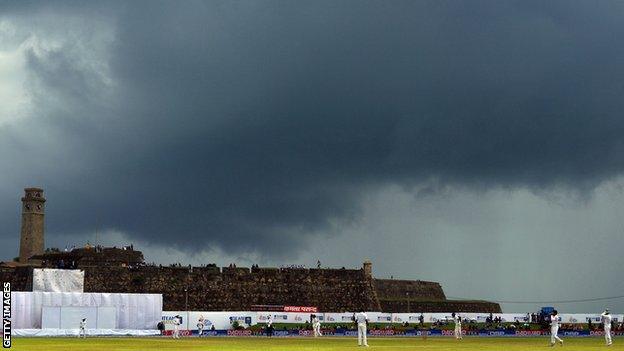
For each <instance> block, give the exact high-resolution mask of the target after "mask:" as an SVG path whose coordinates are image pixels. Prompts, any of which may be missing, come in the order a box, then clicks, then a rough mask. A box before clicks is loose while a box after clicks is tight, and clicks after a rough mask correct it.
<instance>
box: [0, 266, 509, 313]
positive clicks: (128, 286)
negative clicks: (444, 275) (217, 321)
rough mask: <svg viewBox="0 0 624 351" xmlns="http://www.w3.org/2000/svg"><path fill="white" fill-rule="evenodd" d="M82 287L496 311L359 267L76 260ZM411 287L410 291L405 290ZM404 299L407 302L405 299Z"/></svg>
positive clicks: (23, 277) (224, 299)
mask: <svg viewBox="0 0 624 351" xmlns="http://www.w3.org/2000/svg"><path fill="white" fill-rule="evenodd" d="M80 269H83V270H84V271H85V292H118V293H160V294H163V302H164V306H163V309H164V310H169V311H174V310H186V309H188V310H204V311H206V310H208V311H228V310H230V311H233V310H238V311H241V310H249V309H251V306H252V305H292V306H317V307H318V308H319V309H320V310H321V311H324V312H344V311H359V310H366V311H384V312H408V311H410V312H441V311H444V312H449V311H461V312H500V306H499V305H498V304H494V303H487V302H478V301H477V302H460V301H448V300H446V298H445V295H444V291H443V290H442V287H441V286H440V285H439V284H438V283H433V282H422V281H409V280H388V279H386V280H384V279H374V278H372V277H371V276H370V275H369V274H367V273H366V272H365V271H364V269H298V268H286V269H284V268H253V269H249V268H229V267H223V268H219V267H193V268H189V267H159V266H138V267H96V266H90V267H80ZM0 279H1V280H3V281H11V282H12V288H13V291H29V290H32V267H3V268H2V269H0ZM406 293H408V294H406ZM408 300H409V303H408Z"/></svg>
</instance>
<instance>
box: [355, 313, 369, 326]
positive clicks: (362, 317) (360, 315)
mask: <svg viewBox="0 0 624 351" xmlns="http://www.w3.org/2000/svg"><path fill="white" fill-rule="evenodd" d="M367 319H368V316H367V315H366V313H364V312H360V313H358V314H356V315H355V321H356V322H358V324H361V323H366V320H367Z"/></svg>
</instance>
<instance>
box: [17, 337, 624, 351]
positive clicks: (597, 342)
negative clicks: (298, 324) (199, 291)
mask: <svg viewBox="0 0 624 351" xmlns="http://www.w3.org/2000/svg"><path fill="white" fill-rule="evenodd" d="M548 342H549V339H548V338H546V337H542V338H476V337H475V338H469V337H467V338H464V339H463V340H460V341H456V340H454V339H452V338H429V339H427V340H423V339H420V338H369V342H368V343H369V345H370V347H369V348H366V350H384V351H393V350H402V351H403V350H439V351H446V350H470V351H472V350H475V351H476V350H517V351H526V350H548V349H551V348H550V347H549V346H548ZM556 348H557V349H559V348H561V347H559V346H556ZM13 349H14V350H41V351H74V350H93V351H115V350H119V351H122V350H123V351H135V350H136V351H148V350H184V351H187V350H235V351H242V350H245V351H247V350H249V351H252V350H253V351H264V350H266V351H269V350H270V351H278V350H279V351H290V350H308V351H321V350H322V351H331V350H364V349H365V348H363V347H358V346H357V341H356V340H355V339H353V338H345V337H340V338H329V337H327V338H319V339H313V338H272V339H268V338H260V337H258V338H232V337H228V338H203V339H199V338H183V339H181V340H173V339H171V338H159V337H153V338H91V339H86V340H83V339H75V338H14V339H13ZM561 349H562V350H563V349H565V350H579V351H580V350H603V349H608V350H622V351H624V339H619V338H616V339H614V344H613V346H611V347H609V348H607V347H606V346H605V345H604V339H603V338H598V337H595V338H568V339H565V344H564V347H563V348H561Z"/></svg>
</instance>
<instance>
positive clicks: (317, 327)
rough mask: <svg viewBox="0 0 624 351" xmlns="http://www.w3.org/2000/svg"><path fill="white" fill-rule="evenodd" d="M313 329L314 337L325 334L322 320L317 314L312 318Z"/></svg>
mask: <svg viewBox="0 0 624 351" xmlns="http://www.w3.org/2000/svg"><path fill="white" fill-rule="evenodd" d="M312 329H313V330H314V337H315V338H316V337H317V336H323V334H321V321H320V320H319V318H318V316H317V315H314V317H313V318H312Z"/></svg>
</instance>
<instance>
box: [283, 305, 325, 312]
mask: <svg viewBox="0 0 624 351" xmlns="http://www.w3.org/2000/svg"><path fill="white" fill-rule="evenodd" d="M284 312H297V313H318V308H316V307H310V306H284Z"/></svg>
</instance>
